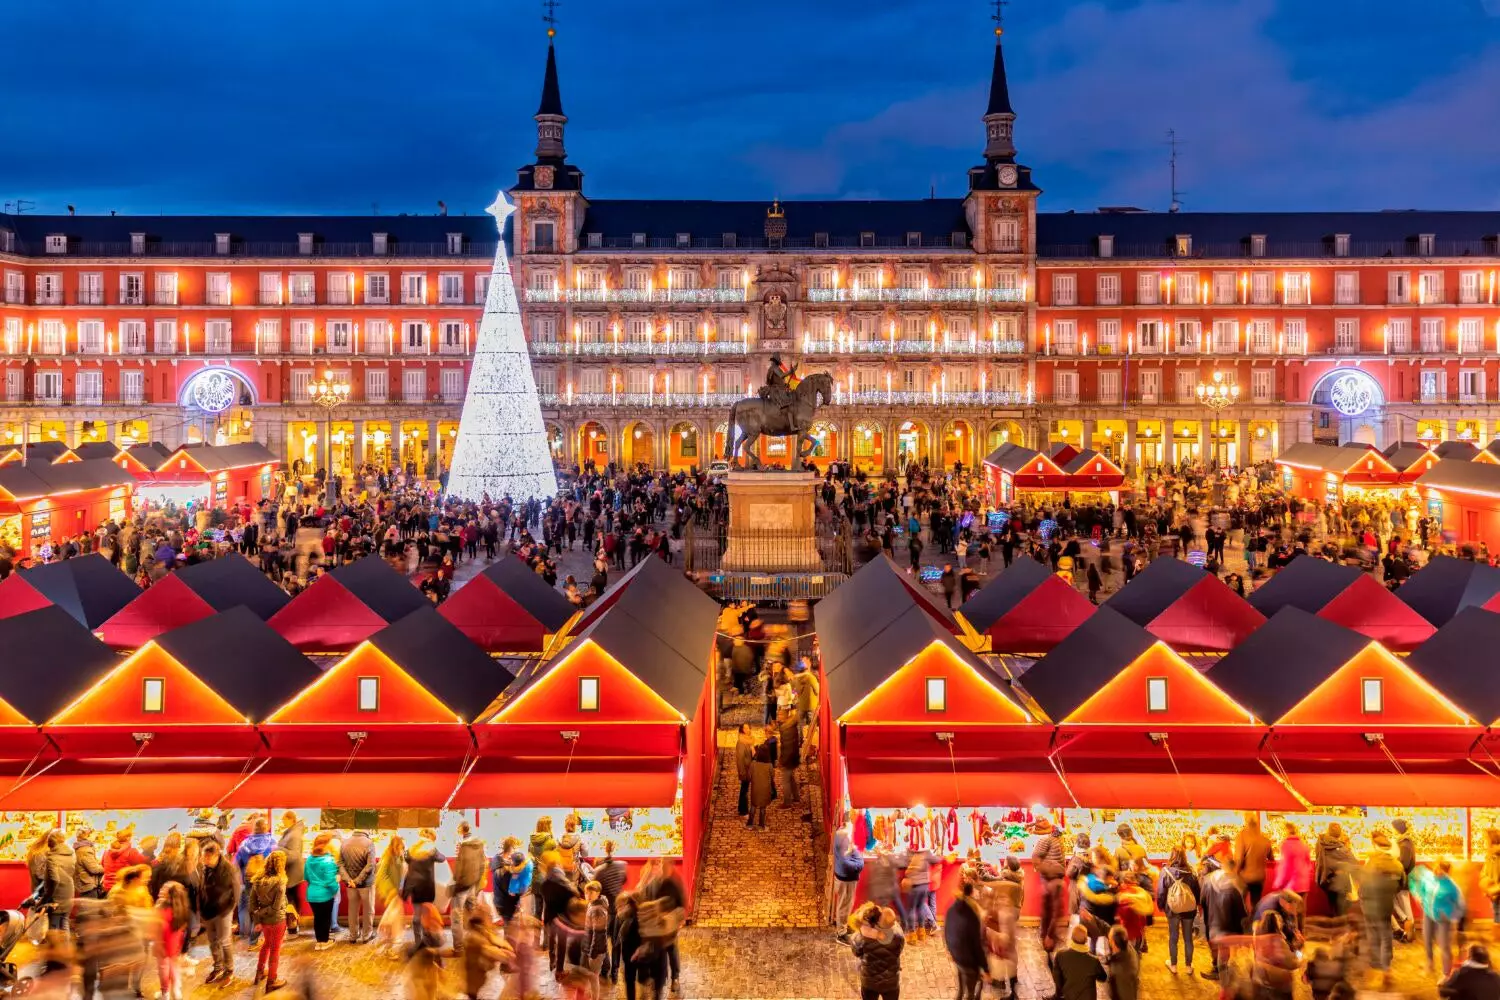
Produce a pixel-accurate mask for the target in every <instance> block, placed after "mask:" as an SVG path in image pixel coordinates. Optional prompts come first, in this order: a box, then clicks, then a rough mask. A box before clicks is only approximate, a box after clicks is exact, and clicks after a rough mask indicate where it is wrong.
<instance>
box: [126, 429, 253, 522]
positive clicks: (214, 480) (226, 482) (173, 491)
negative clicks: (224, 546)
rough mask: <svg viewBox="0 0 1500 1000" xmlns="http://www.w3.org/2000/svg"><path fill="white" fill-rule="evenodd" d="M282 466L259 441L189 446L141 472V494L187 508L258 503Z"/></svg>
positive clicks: (223, 506)
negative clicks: (154, 466)
mask: <svg viewBox="0 0 1500 1000" xmlns="http://www.w3.org/2000/svg"><path fill="white" fill-rule="evenodd" d="M127 464H128V463H127ZM277 464H278V462H277V459H276V456H275V455H274V454H272V452H271V451H270V449H268V448H267V447H266V446H265V445H263V444H260V443H258V442H255V441H247V442H244V443H241V444H224V445H209V444H185V445H183V446H182V447H180V448H178V449H177V450H176V451H174V452H172V453H171V454H170V455H169V456H168V457H167V459H166V460H165V461H163V462H161V463H160V464H159V465H157V467H156V468H155V469H152V470H151V471H150V472H149V473H147V474H144V475H141V477H140V485H139V487H138V492H139V493H140V495H141V497H142V498H143V499H144V500H146V501H148V502H151V503H175V504H177V505H178V506H184V507H185V506H189V505H191V506H194V507H202V506H208V507H215V508H218V509H220V510H223V509H225V508H227V507H229V506H230V505H231V504H249V505H251V506H254V505H255V504H257V503H259V502H260V501H261V500H262V499H264V498H265V497H268V496H270V493H271V474H272V473H273V472H274V471H275V470H276V466H277Z"/></svg>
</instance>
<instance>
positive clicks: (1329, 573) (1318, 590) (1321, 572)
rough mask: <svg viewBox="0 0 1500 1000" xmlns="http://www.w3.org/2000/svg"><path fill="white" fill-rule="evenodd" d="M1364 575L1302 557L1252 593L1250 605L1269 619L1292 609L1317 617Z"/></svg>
mask: <svg viewBox="0 0 1500 1000" xmlns="http://www.w3.org/2000/svg"><path fill="white" fill-rule="evenodd" d="M1361 575H1362V574H1361V571H1360V570H1359V569H1358V568H1356V567H1354V566H1343V565H1339V564H1336V563H1331V562H1329V561H1328V560H1326V559H1316V558H1313V557H1311V556H1298V557H1297V558H1296V559H1293V560H1292V561H1291V562H1289V563H1287V564H1286V565H1285V566H1284V567H1282V568H1281V569H1280V570H1278V571H1277V572H1276V573H1275V574H1274V575H1273V576H1272V577H1271V579H1269V580H1267V581H1266V582H1265V583H1263V584H1261V585H1260V586H1259V587H1257V588H1255V590H1253V591H1251V593H1250V604H1251V606H1252V607H1254V608H1255V610H1257V611H1259V612H1260V613H1261V614H1263V615H1265V616H1267V617H1270V616H1272V615H1274V614H1275V613H1276V612H1278V611H1280V610H1281V609H1282V608H1284V607H1286V606H1288V605H1291V606H1292V607H1294V608H1300V609H1301V610H1303V611H1306V612H1308V613H1309V614H1317V613H1318V612H1319V611H1321V610H1322V609H1323V607H1324V606H1325V605H1327V604H1328V602H1329V601H1331V600H1333V599H1334V598H1335V597H1337V596H1338V595H1339V594H1342V593H1343V592H1344V591H1345V590H1348V589H1349V587H1350V586H1352V585H1353V583H1354V581H1356V580H1358V579H1359V578H1360V576H1361Z"/></svg>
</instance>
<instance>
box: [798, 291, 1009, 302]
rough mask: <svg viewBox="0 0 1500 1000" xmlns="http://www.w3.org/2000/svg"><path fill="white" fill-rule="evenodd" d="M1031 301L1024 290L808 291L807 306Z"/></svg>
mask: <svg viewBox="0 0 1500 1000" xmlns="http://www.w3.org/2000/svg"><path fill="white" fill-rule="evenodd" d="M1029 300H1030V296H1029V292H1028V290H1027V289H1025V288H969V287H965V288H809V289H808V290H807V301H809V302H961V303H966V304H973V305H983V304H988V303H995V302H999V303H1012V304H1018V303H1023V302H1027V301H1029Z"/></svg>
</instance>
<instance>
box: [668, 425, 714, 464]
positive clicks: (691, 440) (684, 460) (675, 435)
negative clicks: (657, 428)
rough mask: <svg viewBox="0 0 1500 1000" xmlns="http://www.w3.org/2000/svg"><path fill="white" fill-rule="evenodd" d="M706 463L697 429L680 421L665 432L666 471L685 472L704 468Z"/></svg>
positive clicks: (701, 440)
mask: <svg viewBox="0 0 1500 1000" xmlns="http://www.w3.org/2000/svg"><path fill="white" fill-rule="evenodd" d="M707 465H708V462H707V460H706V456H705V455H704V454H703V439H702V436H701V435H700V434H699V432H698V427H697V425H696V424H693V423H691V422H689V421H687V420H680V421H678V422H677V423H675V424H673V425H672V429H671V430H669V431H668V432H667V471H669V472H687V471H688V470H689V469H694V468H697V469H703V468H706V467H707Z"/></svg>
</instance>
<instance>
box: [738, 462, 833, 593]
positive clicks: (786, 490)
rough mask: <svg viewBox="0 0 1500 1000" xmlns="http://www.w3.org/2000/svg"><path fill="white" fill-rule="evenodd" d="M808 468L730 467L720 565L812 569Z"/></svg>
mask: <svg viewBox="0 0 1500 1000" xmlns="http://www.w3.org/2000/svg"><path fill="white" fill-rule="evenodd" d="M817 482H818V476H817V475H816V474H814V473H811V472H739V471H735V472H731V473H730V474H729V477H728V481H727V487H728V490H729V530H728V537H727V545H726V547H725V550H724V560H723V567H724V569H726V570H728V571H729V572H732V573H745V572H764V573H816V572H818V571H819V570H821V569H822V568H823V560H822V558H821V557H820V556H819V555H818V543H817V533H816V532H817V525H816V521H815V519H814V514H813V490H814V488H815V487H816V485H817Z"/></svg>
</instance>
